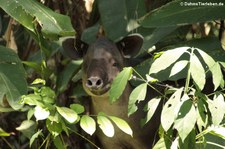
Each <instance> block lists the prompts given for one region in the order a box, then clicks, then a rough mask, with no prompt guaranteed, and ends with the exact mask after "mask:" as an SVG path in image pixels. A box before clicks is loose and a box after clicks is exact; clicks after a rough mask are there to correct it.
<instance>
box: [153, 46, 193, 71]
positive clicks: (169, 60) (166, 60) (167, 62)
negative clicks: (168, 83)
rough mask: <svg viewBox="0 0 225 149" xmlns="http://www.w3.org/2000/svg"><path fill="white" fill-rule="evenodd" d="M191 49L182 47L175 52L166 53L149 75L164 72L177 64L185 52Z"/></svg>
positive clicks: (155, 63) (154, 63)
mask: <svg viewBox="0 0 225 149" xmlns="http://www.w3.org/2000/svg"><path fill="white" fill-rule="evenodd" d="M188 49H189V47H180V48H176V49H173V50H168V51H166V52H164V53H163V54H162V55H161V56H160V57H159V58H157V59H156V60H155V61H154V62H153V64H152V66H151V68H150V70H149V74H152V73H157V72H159V71H162V70H164V69H166V68H168V67H169V66H171V65H172V64H173V63H174V62H176V61H177V60H178V59H179V58H180V56H181V55H182V54H184V52H185V51H187V50H188Z"/></svg>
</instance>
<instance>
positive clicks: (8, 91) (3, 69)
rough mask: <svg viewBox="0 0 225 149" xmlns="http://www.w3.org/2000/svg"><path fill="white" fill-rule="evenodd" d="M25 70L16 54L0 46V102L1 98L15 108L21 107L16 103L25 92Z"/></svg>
mask: <svg viewBox="0 0 225 149" xmlns="http://www.w3.org/2000/svg"><path fill="white" fill-rule="evenodd" d="M25 77H26V75H25V71H24V68H23V65H22V63H21V61H20V59H19V57H18V56H17V54H16V53H15V52H14V51H12V50H11V49H8V48H5V47H2V46H0V102H1V105H2V106H4V105H3V98H4V97H5V96H6V99H7V101H8V103H9V105H10V106H11V107H12V108H13V109H15V110H17V109H19V108H21V107H22V105H20V104H19V103H18V100H19V98H20V96H21V95H23V94H26V93H27V82H26V79H25Z"/></svg>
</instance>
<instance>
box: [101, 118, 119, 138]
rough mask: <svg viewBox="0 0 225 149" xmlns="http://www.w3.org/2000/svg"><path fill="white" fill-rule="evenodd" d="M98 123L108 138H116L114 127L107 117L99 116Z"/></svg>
mask: <svg viewBox="0 0 225 149" xmlns="http://www.w3.org/2000/svg"><path fill="white" fill-rule="evenodd" d="M97 122H98V124H99V127H100V128H101V130H102V131H103V133H104V134H105V135H106V136H107V137H113V136H114V133H115V131H114V127H113V125H112V123H111V121H110V120H109V119H108V118H107V117H105V116H103V115H98V116H97Z"/></svg>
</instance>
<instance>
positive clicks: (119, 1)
mask: <svg viewBox="0 0 225 149" xmlns="http://www.w3.org/2000/svg"><path fill="white" fill-rule="evenodd" d="M113 7H114V8H116V9H112V8H113ZM98 9H99V13H100V14H101V22H102V25H103V26H104V29H105V32H106V34H107V36H108V37H109V38H110V39H111V40H116V39H118V38H119V37H121V35H122V36H123V35H126V34H127V31H126V27H127V22H128V20H127V19H128V18H127V12H126V2H125V0H113V1H106V0H98ZM115 27H116V29H115Z"/></svg>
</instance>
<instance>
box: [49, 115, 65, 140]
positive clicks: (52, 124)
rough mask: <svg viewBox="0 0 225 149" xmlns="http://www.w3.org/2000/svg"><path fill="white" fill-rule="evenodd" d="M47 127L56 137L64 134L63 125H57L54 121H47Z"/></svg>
mask: <svg viewBox="0 0 225 149" xmlns="http://www.w3.org/2000/svg"><path fill="white" fill-rule="evenodd" d="M46 126H47V128H48V130H49V131H50V133H51V134H52V135H53V136H54V137H56V136H58V135H59V134H60V133H61V132H62V124H61V123H56V122H54V121H50V120H49V119H47V120H46Z"/></svg>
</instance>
